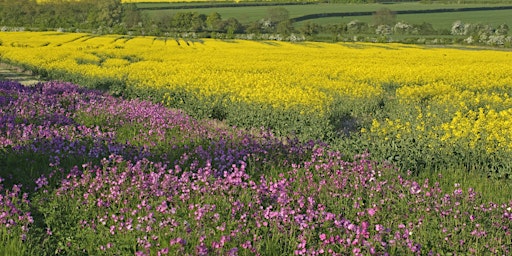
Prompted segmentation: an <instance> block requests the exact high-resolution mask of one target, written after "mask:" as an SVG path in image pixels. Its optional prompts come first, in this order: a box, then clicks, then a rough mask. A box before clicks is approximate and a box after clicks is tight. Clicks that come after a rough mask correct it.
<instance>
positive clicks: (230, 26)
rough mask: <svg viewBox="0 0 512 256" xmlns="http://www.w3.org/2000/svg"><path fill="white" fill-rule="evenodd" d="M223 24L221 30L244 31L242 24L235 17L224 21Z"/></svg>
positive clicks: (228, 31) (227, 31) (229, 31)
mask: <svg viewBox="0 0 512 256" xmlns="http://www.w3.org/2000/svg"><path fill="white" fill-rule="evenodd" d="M221 24H222V25H221V30H222V31H223V32H226V33H241V32H243V31H244V27H243V26H242V24H241V23H240V22H239V21H238V20H237V19H235V18H233V17H231V18H229V19H227V20H225V21H222V22H221Z"/></svg>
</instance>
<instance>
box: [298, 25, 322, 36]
mask: <svg viewBox="0 0 512 256" xmlns="http://www.w3.org/2000/svg"><path fill="white" fill-rule="evenodd" d="M299 31H300V32H301V33H302V34H303V35H305V36H314V35H316V34H318V33H319V31H320V26H319V25H318V24H316V23H313V22H311V21H307V22H306V23H304V25H303V26H302V27H300V28H299Z"/></svg>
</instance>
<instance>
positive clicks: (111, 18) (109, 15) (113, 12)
mask: <svg viewBox="0 0 512 256" xmlns="http://www.w3.org/2000/svg"><path fill="white" fill-rule="evenodd" d="M97 3H98V5H97V7H98V10H97V11H98V16H97V20H96V21H97V23H98V24H100V25H104V26H107V27H112V26H114V25H115V24H118V23H120V22H121V18H122V13H123V5H122V4H121V0H98V2H97Z"/></svg>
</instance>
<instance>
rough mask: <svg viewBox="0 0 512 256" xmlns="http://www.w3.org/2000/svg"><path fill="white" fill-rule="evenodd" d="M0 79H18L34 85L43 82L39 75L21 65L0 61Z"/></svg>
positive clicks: (20, 81)
mask: <svg viewBox="0 0 512 256" xmlns="http://www.w3.org/2000/svg"><path fill="white" fill-rule="evenodd" d="M0 80H7V81H17V82H19V83H21V84H23V85H33V84H37V83H39V82H42V81H43V79H41V78H40V77H39V76H37V75H34V74H33V73H32V72H31V71H29V70H25V69H23V68H20V67H16V66H13V65H9V64H7V63H1V62H0Z"/></svg>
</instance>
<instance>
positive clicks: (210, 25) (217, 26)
mask: <svg viewBox="0 0 512 256" xmlns="http://www.w3.org/2000/svg"><path fill="white" fill-rule="evenodd" d="M222 26H223V24H222V16H221V15H220V14H219V13H218V12H212V13H210V15H208V17H206V29H207V30H209V31H215V32H219V31H221V29H222Z"/></svg>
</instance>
